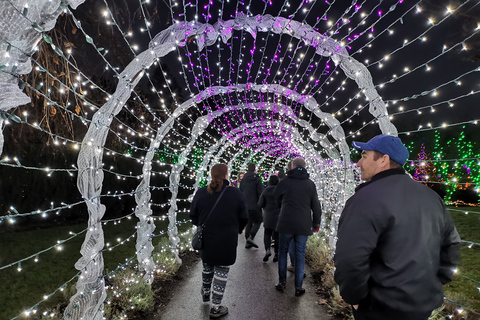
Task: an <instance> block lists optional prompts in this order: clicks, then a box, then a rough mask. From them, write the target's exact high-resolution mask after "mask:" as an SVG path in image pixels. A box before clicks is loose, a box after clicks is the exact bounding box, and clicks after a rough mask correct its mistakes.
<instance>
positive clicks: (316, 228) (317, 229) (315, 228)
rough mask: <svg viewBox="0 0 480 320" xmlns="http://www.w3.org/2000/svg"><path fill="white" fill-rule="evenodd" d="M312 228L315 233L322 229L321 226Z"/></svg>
mask: <svg viewBox="0 0 480 320" xmlns="http://www.w3.org/2000/svg"><path fill="white" fill-rule="evenodd" d="M312 230H313V233H317V232H318V231H320V226H313V228H312Z"/></svg>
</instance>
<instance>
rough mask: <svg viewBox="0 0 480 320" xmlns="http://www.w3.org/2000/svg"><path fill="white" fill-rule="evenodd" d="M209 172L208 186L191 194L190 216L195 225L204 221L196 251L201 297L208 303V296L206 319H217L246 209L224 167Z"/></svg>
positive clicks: (215, 166)
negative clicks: (201, 270) (198, 262)
mask: <svg viewBox="0 0 480 320" xmlns="http://www.w3.org/2000/svg"><path fill="white" fill-rule="evenodd" d="M210 174H211V180H210V183H209V184H208V186H207V187H203V188H201V189H199V190H198V191H197V193H196V194H195V196H194V197H193V201H192V205H191V206H190V218H191V219H192V223H193V224H194V225H196V226H201V225H203V224H205V226H204V228H203V245H202V250H200V256H201V258H202V263H203V272H202V299H203V302H209V301H210V297H211V298H212V307H211V308H210V318H219V317H221V316H224V315H226V314H227V313H228V308H227V307H225V306H222V305H221V303H222V298H223V294H224V292H225V286H226V284H227V276H228V272H229V270H230V266H231V265H233V264H234V263H235V261H236V259H237V244H238V234H240V233H242V230H243V228H244V227H245V225H246V224H247V222H248V212H247V206H246V204H245V197H244V196H243V193H242V192H241V191H240V190H239V189H237V188H230V187H229V182H228V180H227V179H228V167H227V166H226V165H225V164H223V163H219V164H216V165H214V166H213V167H212V169H211V171H210ZM212 209H213V210H212ZM207 217H208V219H207ZM212 283H213V292H212Z"/></svg>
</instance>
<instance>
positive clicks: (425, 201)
mask: <svg viewBox="0 0 480 320" xmlns="http://www.w3.org/2000/svg"><path fill="white" fill-rule="evenodd" d="M337 236H338V242H337V245H336V252H335V259H334V261H335V269H336V270H335V281H336V282H337V283H338V284H339V286H340V294H341V296H342V297H343V299H344V300H345V301H346V302H347V303H350V304H353V305H355V304H359V303H360V305H361V306H362V305H364V306H365V307H367V308H373V309H374V310H388V311H387V312H384V313H385V314H388V317H387V318H388V319H392V320H395V319H412V318H413V317H415V315H418V314H425V313H429V312H431V311H432V310H434V309H435V308H437V307H439V306H441V305H442V302H443V289H442V285H443V284H445V283H448V282H449V281H451V279H452V275H453V271H452V270H453V269H454V268H455V266H456V265H457V263H458V262H459V258H460V237H459V235H458V233H457V231H456V229H455V226H454V225H453V222H452V218H451V216H450V213H449V212H448V211H447V210H446V209H445V205H444V203H443V200H442V199H441V198H440V197H439V196H438V195H437V194H436V193H435V192H434V191H433V190H431V189H430V188H428V187H426V186H424V185H423V184H421V183H420V182H417V181H415V180H413V179H412V178H411V177H410V176H408V175H407V174H405V171H404V170H403V169H390V170H387V171H383V172H380V173H378V174H376V175H375V176H374V177H373V178H372V179H371V180H370V181H368V182H366V183H363V184H361V185H360V186H358V187H357V190H356V192H355V194H354V195H353V196H352V197H351V198H350V199H348V201H347V203H346V204H345V208H344V209H343V212H342V215H341V217H340V223H339V228H338V235H337ZM387 318H385V319H387Z"/></svg>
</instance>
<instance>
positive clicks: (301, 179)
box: [274, 168, 322, 236]
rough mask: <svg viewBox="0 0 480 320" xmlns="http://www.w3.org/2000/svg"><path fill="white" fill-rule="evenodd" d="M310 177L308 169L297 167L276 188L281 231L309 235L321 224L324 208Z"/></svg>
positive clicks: (278, 225)
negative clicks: (313, 228)
mask: <svg viewBox="0 0 480 320" xmlns="http://www.w3.org/2000/svg"><path fill="white" fill-rule="evenodd" d="M308 177H309V175H308V173H307V170H306V169H303V168H296V169H293V170H290V171H288V173H287V177H286V178H285V179H283V180H282V181H280V182H279V183H278V185H277V187H276V188H275V192H274V195H275V201H276V202H277V205H278V206H279V207H280V216H279V217H278V224H277V231H278V232H279V233H286V234H294V235H302V236H309V235H312V234H313V231H312V227H314V226H319V225H320V219H321V216H322V209H321V207H320V201H319V200H318V194H317V188H316V187H315V184H314V183H313V181H312V180H310V179H309V178H308ZM312 213H313V215H312Z"/></svg>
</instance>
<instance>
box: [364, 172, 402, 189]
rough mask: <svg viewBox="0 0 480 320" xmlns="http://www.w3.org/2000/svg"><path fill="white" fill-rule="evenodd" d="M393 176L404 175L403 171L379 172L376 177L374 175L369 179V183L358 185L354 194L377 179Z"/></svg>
mask: <svg viewBox="0 0 480 320" xmlns="http://www.w3.org/2000/svg"><path fill="white" fill-rule="evenodd" d="M394 174H405V170H404V169H403V168H395V169H388V170H385V171H382V172H379V173H377V174H376V175H374V176H373V177H372V179H370V180H369V181H367V182H364V183H362V184H360V185H358V186H357V187H356V188H355V192H356V191H358V190H360V189H362V188H363V187H365V186H367V185H369V184H370V183H372V182H374V181H377V180H379V179H382V178H385V177H388V176H393V175H394Z"/></svg>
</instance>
